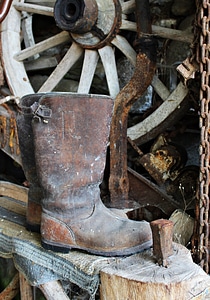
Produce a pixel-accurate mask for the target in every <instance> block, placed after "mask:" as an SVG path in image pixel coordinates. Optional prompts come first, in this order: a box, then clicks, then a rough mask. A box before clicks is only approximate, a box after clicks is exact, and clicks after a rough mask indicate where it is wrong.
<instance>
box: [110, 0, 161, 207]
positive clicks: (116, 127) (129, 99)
mask: <svg viewBox="0 0 210 300" xmlns="http://www.w3.org/2000/svg"><path fill="white" fill-rule="evenodd" d="M136 8H137V13H136V20H137V37H136V40H135V44H136V47H137V57H136V68H135V72H134V75H133V76H132V78H131V80H130V81H129V82H128V83H127V85H126V86H125V87H124V88H123V89H122V90H121V91H120V93H119V94H118V95H117V97H116V99H115V105H114V112H113V117H112V122H111V129H110V178H109V189H110V196H111V202H112V203H116V205H117V202H119V201H122V200H128V197H129V196H128V194H129V179H128V173H127V119H128V113H129V110H130V108H131V106H132V104H133V103H134V102H135V101H136V100H137V99H138V98H139V97H140V96H142V95H143V93H144V92H145V91H146V89H147V88H148V86H149V85H150V84H151V81H152V79H153V77H154V73H155V69H156V51H157V50H156V49H157V45H156V41H155V39H154V38H153V37H151V35H150V34H151V31H152V26H151V17H150V7H149V1H148V0H143V1H141V3H140V1H139V0H136ZM117 206H118V205H117Z"/></svg>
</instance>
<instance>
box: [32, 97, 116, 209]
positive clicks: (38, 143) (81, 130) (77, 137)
mask: <svg viewBox="0 0 210 300" xmlns="http://www.w3.org/2000/svg"><path fill="white" fill-rule="evenodd" d="M39 104H40V107H41V108H42V109H43V110H45V112H46V114H48V112H47V110H49V114H51V117H50V118H48V119H45V118H40V117H39V116H37V117H35V118H34V119H33V124H32V125H33V132H34V139H35V153H36V164H37V172H38V174H39V178H40V179H41V184H42V186H43V189H44V191H45V199H44V200H43V206H44V207H45V208H46V207H49V205H50V204H49V203H51V204H52V203H53V208H54V210H56V209H58V210H61V211H64V210H65V209H66V208H67V206H68V203H70V202H71V201H72V199H75V200H76V202H77V205H78V206H80V207H82V206H83V204H82V203H83V202H84V203H87V201H86V199H84V197H85V198H87V197H86V196H85V194H86V195H87V194H89V192H88V191H90V190H91V189H90V190H88V188H87V187H88V186H92V187H93V188H92V190H96V189H95V186H97V187H98V185H99V184H100V182H101V180H102V177H103V172H104V167H105V160H106V150H107V144H108V138H109V129H110V122H111V114H112V109H113V100H112V99H111V98H110V97H106V96H98V95H97V96H95V95H94V96H92V95H78V94H69V93H68V94H65V93H62V94H60V93H58V94H56V95H55V94H54V95H50V94H49V95H48V94H46V95H44V96H43V97H42V98H41V99H40V102H39ZM84 191H85V192H84ZM81 194H82V195H84V197H83V196H82V197H81ZM92 194H94V193H93V192H92ZM97 197H98V189H97V196H96V198H97ZM49 198H50V201H49ZM90 198H91V199H93V201H94V198H95V196H94V195H92V196H91V197H90ZM58 199H59V202H58ZM82 199H83V201H82ZM69 205H70V206H71V204H69ZM55 207H56V208H55ZM51 209H52V208H51Z"/></svg>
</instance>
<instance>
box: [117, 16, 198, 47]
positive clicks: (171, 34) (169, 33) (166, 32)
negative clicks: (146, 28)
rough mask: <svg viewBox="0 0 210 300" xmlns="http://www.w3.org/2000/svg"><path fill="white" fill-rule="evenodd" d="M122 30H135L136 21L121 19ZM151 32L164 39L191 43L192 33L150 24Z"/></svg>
mask: <svg viewBox="0 0 210 300" xmlns="http://www.w3.org/2000/svg"><path fill="white" fill-rule="evenodd" d="M120 29H122V30H128V31H136V23H135V22H131V21H128V20H122V25H121V27H120ZM152 32H153V34H154V35H157V36H159V37H161V38H164V39H171V40H176V41H181V42H185V43H192V41H193V34H189V33H186V32H185V31H182V30H177V29H171V28H166V27H162V26H156V25H152Z"/></svg>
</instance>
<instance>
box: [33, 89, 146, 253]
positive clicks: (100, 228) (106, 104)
mask: <svg viewBox="0 0 210 300" xmlns="http://www.w3.org/2000/svg"><path fill="white" fill-rule="evenodd" d="M40 108H41V109H44V110H45V111H46V115H48V117H49V115H50V113H52V115H51V118H47V119H46V118H42V117H40V116H37V117H36V118H35V119H34V122H33V123H32V125H33V132H34V140H35V155H36V164H37V173H38V176H39V179H40V182H41V185H42V187H43V190H44V198H43V201H42V209H43V212H42V221H41V236H42V244H43V246H44V247H45V248H47V249H51V250H54V251H61V252H68V251H69V249H71V248H76V249H82V250H86V251H88V252H90V253H93V254H99V255H104V256H112V255H129V254H132V253H135V252H138V251H141V250H143V249H145V248H148V247H150V246H151V244H152V235H151V230H150V225H149V223H147V222H144V221H142V222H136V221H131V220H128V219H126V218H122V217H119V216H117V215H116V214H114V213H113V212H111V211H110V210H109V209H108V208H106V207H105V206H104V205H103V203H102V202H101V200H100V189H99V184H100V183H101V180H102V177H103V171H104V167H105V158H106V149H107V144H108V137H109V125H110V120H111V113H112V109H113V100H112V99H111V98H109V97H105V96H99V95H97V96H93V95H78V94H64V93H63V94H57V95H55V94H54V95H45V96H43V97H42V98H41V99H40ZM47 109H48V110H49V111H47Z"/></svg>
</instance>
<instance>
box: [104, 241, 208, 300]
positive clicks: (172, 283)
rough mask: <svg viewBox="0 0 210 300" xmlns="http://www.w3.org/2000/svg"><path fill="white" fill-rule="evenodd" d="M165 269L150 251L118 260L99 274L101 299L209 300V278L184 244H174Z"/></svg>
mask: <svg viewBox="0 0 210 300" xmlns="http://www.w3.org/2000/svg"><path fill="white" fill-rule="evenodd" d="M168 261H169V265H168V267H167V268H164V267H162V266H159V265H158V264H157V263H156V260H155V258H154V257H153V253H152V250H151V249H150V250H147V251H144V252H143V253H139V254H136V255H133V256H130V257H127V258H125V259H124V260H119V261H118V262H116V263H115V264H112V265H111V266H109V267H105V268H104V269H103V270H102V271H101V273H100V275H101V276H100V279H101V286H100V299H101V300H127V299H132V300H151V299H161V300H180V299H182V300H189V299H191V300H192V299H199V300H201V299H210V277H209V276H208V275H207V274H206V273H205V272H204V271H203V269H201V268H200V267H199V266H198V265H196V264H195V263H193V261H192V258H191V254H190V252H189V250H187V249H186V248H185V247H184V246H182V245H180V244H176V243H174V244H173V255H172V256H170V257H169V258H168Z"/></svg>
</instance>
